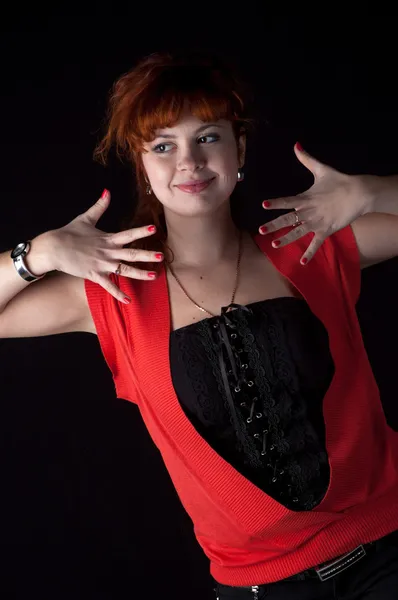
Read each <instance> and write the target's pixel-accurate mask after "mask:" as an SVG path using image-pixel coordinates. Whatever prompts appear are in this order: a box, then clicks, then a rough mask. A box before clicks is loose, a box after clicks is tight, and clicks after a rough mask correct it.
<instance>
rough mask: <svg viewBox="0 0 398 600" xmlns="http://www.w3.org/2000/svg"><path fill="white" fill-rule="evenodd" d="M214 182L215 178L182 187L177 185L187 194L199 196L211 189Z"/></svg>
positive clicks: (185, 184) (182, 185)
mask: <svg viewBox="0 0 398 600" xmlns="http://www.w3.org/2000/svg"><path fill="white" fill-rule="evenodd" d="M212 181H214V177H213V178H212V179H207V180H206V181H198V182H192V183H183V184H181V185H177V186H176V187H178V189H179V190H181V191H182V192H186V193H187V194H198V193H199V192H202V191H203V190H205V189H206V188H207V187H209V185H210V184H211V182H212Z"/></svg>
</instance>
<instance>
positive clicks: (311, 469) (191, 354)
mask: <svg viewBox="0 0 398 600" xmlns="http://www.w3.org/2000/svg"><path fill="white" fill-rule="evenodd" d="M280 300H284V299H280ZM290 300H296V301H297V302H298V303H300V304H298V305H297V306H300V309H299V311H298V312H299V313H300V312H301V310H309V309H308V307H307V305H306V304H305V303H304V302H303V301H302V300H299V299H290ZM282 304H284V303H283V302H282ZM288 304H289V305H294V304H295V303H294V302H293V303H288ZM230 308H231V307H224V308H223V312H222V315H220V316H217V317H212V318H210V319H205V320H202V321H200V322H198V323H196V324H194V325H192V326H189V327H186V328H183V329H182V330H177V331H175V332H173V334H172V339H173V340H175V343H176V344H177V346H178V354H179V356H180V358H182V364H183V366H184V368H185V369H186V373H187V376H188V378H189V380H190V382H191V386H192V390H193V394H194V396H195V399H196V401H197V403H198V404H199V407H200V417H199V418H198V416H194V415H193V414H192V413H190V411H189V410H186V413H187V416H188V417H189V418H190V420H191V422H192V423H193V425H194V426H196V427H197V429H198V431H199V433H200V434H201V435H203V437H205V439H206V440H207V441H208V442H209V443H210V444H211V445H212V447H213V448H214V449H215V450H216V451H217V452H219V454H220V455H221V456H223V458H225V459H226V460H228V462H230V463H231V464H232V465H233V466H234V467H235V468H237V470H239V471H240V472H241V473H242V474H243V475H245V476H246V477H247V478H249V479H250V480H251V481H252V482H253V483H255V485H258V486H259V487H260V488H261V489H263V490H264V491H265V492H266V493H267V494H268V495H270V496H272V497H273V498H274V499H276V500H278V501H279V502H281V503H282V504H284V505H285V506H286V507H287V508H289V509H291V510H311V509H313V508H314V507H315V506H316V505H317V504H319V502H320V501H321V499H322V498H323V496H324V494H325V493H326V490H327V487H328V483H329V476H330V474H329V464H328V460H327V453H326V449H325V448H324V447H323V446H322V445H321V443H320V439H321V438H322V436H319V435H317V432H316V429H315V427H314V425H313V424H312V423H311V421H310V419H309V416H308V414H307V410H306V403H305V402H304V399H303V396H302V395H301V394H300V383H299V380H298V377H297V374H296V372H295V369H294V365H293V364H292V360H291V357H289V355H288V351H287V344H286V339H285V332H284V325H283V320H282V319H280V318H279V317H278V314H277V311H274V310H269V308H270V305H269V304H268V303H267V301H265V302H264V303H254V304H252V305H248V306H247V307H245V306H241V305H233V308H236V310H232V311H229V312H228V309H230ZM267 309H268V310H267ZM293 312H294V311H293ZM312 317H313V318H314V319H315V318H316V317H314V316H313V315H312ZM296 318H297V316H296ZM318 326H319V321H318ZM322 327H323V326H322ZM190 332H195V334H196V335H197V336H198V337H197V339H196V342H194V343H193V338H192V336H191V335H189V333H190ZM253 332H256V335H254V333H253ZM260 332H261V333H262V335H258V333H260ZM200 346H202V350H200ZM203 349H204V353H203ZM200 356H202V359H200ZM329 358H330V360H331V357H329ZM209 364H210V365H211V375H212V379H213V380H215V382H216V384H217V390H218V394H219V396H220V397H221V398H222V401H223V402H222V404H221V403H219V402H217V399H215V398H214V392H211V390H212V387H214V385H213V386H212V385H211V383H210V380H209V368H208V366H209ZM172 371H173V369H172ZM173 380H174V376H173ZM330 380H331V373H330V378H329V380H328V382H325V391H326V388H327V384H328V383H330ZM176 382H177V386H176V387H177V389H176V391H177V392H178V377H176ZM177 395H178V394H177ZM322 398H323V396H322V397H320V398H319V399H318V405H319V406H318V408H319V410H321V402H320V401H321V400H322ZM180 401H181V400H180ZM319 402H320V404H319ZM182 405H183V402H182ZM183 407H184V406H183ZM222 412H223V413H224V415H223V414H222ZM225 415H228V422H227V423H226V422H225V421H226V419H225ZM221 423H222V424H223V426H222V428H221V427H220V424H221ZM318 423H319V421H318Z"/></svg>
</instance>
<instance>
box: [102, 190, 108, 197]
mask: <svg viewBox="0 0 398 600" xmlns="http://www.w3.org/2000/svg"><path fill="white" fill-rule="evenodd" d="M108 194H109V191H108V190H107V189H106V188H105V189H104V191H103V192H102V195H101V198H105V196H107V195H108Z"/></svg>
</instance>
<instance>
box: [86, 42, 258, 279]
mask: <svg viewBox="0 0 398 600" xmlns="http://www.w3.org/2000/svg"><path fill="white" fill-rule="evenodd" d="M241 87H242V86H241V84H239V83H238V81H237V79H236V77H235V76H234V75H233V73H232V71H231V70H230V69H229V68H227V67H226V66H225V65H223V64H221V62H220V60H219V59H217V58H215V57H211V56H205V55H193V56H192V55H191V56H186V55H182V56H173V55H171V54H168V53H164V54H163V53H162V54H152V55H150V56H149V57H147V58H146V59H144V60H143V61H141V62H140V63H139V64H138V65H137V66H136V67H135V68H134V69H132V70H131V71H129V72H128V73H126V74H125V75H123V76H122V77H120V79H119V80H118V81H116V83H115V84H114V86H113V89H112V91H111V95H110V99H109V107H108V114H107V126H106V132H105V135H104V137H103V138H102V140H101V141H100V143H99V144H98V146H97V147H96V149H95V153H94V156H95V157H96V158H97V159H98V160H100V161H101V162H102V163H103V164H106V162H107V158H108V154H109V151H110V150H111V148H112V147H113V146H114V147H115V150H116V155H117V156H118V158H120V159H124V158H127V160H128V162H130V163H132V165H133V166H134V167H135V171H136V175H137V188H138V203H137V207H136V210H135V213H134V216H133V219H132V221H131V222H130V223H129V226H131V227H139V226H141V225H150V224H152V223H153V224H155V225H156V227H157V233H156V234H154V235H153V236H150V237H149V238H144V239H141V240H138V242H135V243H133V244H131V246H133V247H134V246H138V247H140V248H145V249H147V250H149V249H150V250H163V247H162V246H164V245H165V242H166V237H167V229H166V224H165V220H164V211H163V206H162V204H161V203H160V202H159V200H158V199H157V198H156V197H155V196H154V194H153V193H152V194H150V195H148V194H146V187H147V183H146V179H145V171H144V168H143V163H142V156H141V154H142V152H143V151H144V148H143V144H144V142H149V141H151V140H152V139H154V137H155V131H156V130H157V129H160V128H165V127H172V126H173V125H174V124H175V123H176V122H177V121H178V120H179V118H180V115H181V113H182V111H183V109H184V108H185V107H186V106H187V105H188V107H189V109H190V111H191V113H192V114H193V115H194V116H196V117H197V118H199V119H200V120H201V121H204V122H207V121H208V122H210V121H218V120H219V119H226V120H228V121H230V122H231V123H232V127H233V130H234V133H235V138H236V140H237V141H238V138H239V136H240V135H241V134H242V133H243V132H245V131H246V125H248V124H249V123H250V122H251V119H248V118H247V117H246V114H245V106H244V101H243V93H242V91H241ZM147 266H148V268H150V266H149V264H148V265H147ZM154 266H155V265H154ZM157 266H159V263H157Z"/></svg>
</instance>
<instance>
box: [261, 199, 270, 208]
mask: <svg viewBox="0 0 398 600" xmlns="http://www.w3.org/2000/svg"><path fill="white" fill-rule="evenodd" d="M270 206H271V202H268V200H264V202H263V207H264V208H269V207H270Z"/></svg>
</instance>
